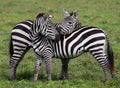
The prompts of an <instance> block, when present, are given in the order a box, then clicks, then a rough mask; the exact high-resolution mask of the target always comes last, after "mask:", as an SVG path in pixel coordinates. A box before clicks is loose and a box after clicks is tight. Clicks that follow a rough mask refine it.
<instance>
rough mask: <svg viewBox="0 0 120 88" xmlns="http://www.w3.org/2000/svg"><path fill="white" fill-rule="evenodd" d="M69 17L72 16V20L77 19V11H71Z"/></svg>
mask: <svg viewBox="0 0 120 88" xmlns="http://www.w3.org/2000/svg"><path fill="white" fill-rule="evenodd" d="M71 16H73V17H74V18H78V13H77V10H75V11H73V12H72V14H71Z"/></svg>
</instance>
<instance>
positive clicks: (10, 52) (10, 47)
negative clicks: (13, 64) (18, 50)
mask: <svg viewBox="0 0 120 88" xmlns="http://www.w3.org/2000/svg"><path fill="white" fill-rule="evenodd" d="M13 53H14V51H13V42H12V35H11V38H10V42H9V55H10V58H11V57H12V55H13Z"/></svg>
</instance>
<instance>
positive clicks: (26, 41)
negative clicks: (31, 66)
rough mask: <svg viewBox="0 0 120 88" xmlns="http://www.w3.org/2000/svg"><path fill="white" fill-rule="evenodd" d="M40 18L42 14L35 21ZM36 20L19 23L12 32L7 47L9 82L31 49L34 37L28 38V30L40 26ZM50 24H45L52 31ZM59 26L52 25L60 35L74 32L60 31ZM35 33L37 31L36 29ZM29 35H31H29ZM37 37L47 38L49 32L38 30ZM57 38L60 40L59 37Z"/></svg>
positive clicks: (57, 24)
mask: <svg viewBox="0 0 120 88" xmlns="http://www.w3.org/2000/svg"><path fill="white" fill-rule="evenodd" d="M65 14H66V11H64V15H65ZM40 16H43V13H42V14H39V15H38V16H37V17H36V18H37V20H38V19H39V17H40ZM50 17H51V16H50ZM74 19H75V18H74ZM37 20H36V21H35V22H34V21H31V20H26V21H23V22H20V23H18V24H17V25H16V26H15V27H14V28H13V30H12V33H11V39H10V45H9V54H10V76H9V79H10V80H14V79H15V76H16V69H17V66H18V65H19V63H20V61H21V60H22V59H23V57H24V55H25V54H26V52H27V51H28V50H29V49H30V48H31V47H32V40H33V39H34V37H35V36H31V37H32V38H33V39H32V38H30V30H31V25H34V26H33V27H35V26H36V27H37V25H39V24H40V23H39V22H38V21H37ZM50 23H51V22H50ZM50 23H47V26H48V27H50V28H51V29H52V27H51V24H50ZM36 24H37V25H36ZM59 25H60V23H54V26H55V27H56V29H58V30H57V31H58V32H59V33H61V34H62V35H63V34H69V33H71V32H72V31H73V30H74V29H71V30H61V28H60V27H59ZM79 25H81V23H79ZM71 27H72V26H71ZM32 29H33V28H32ZM36 31H37V29H36ZM54 31H55V30H54ZM33 33H34V32H33ZM54 34H55V33H54ZM31 35H32V33H31ZM57 35H58V34H57ZM39 36H40V37H41V38H42V37H43V36H44V37H48V38H49V32H48V33H47V30H40V34H39ZM53 37H54V36H53ZM57 38H60V35H59V36H58V37H57ZM50 39H52V38H51V35H50ZM53 39H54V38H53ZM53 39H52V40H53ZM39 41H41V40H39ZM15 43H16V44H15Z"/></svg>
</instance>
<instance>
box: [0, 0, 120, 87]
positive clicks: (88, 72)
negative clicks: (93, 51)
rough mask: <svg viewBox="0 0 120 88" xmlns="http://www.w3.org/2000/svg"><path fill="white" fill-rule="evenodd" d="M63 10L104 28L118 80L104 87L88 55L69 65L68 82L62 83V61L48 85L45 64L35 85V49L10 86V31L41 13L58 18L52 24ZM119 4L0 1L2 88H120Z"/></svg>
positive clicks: (119, 0) (108, 0) (111, 0)
mask: <svg viewBox="0 0 120 88" xmlns="http://www.w3.org/2000/svg"><path fill="white" fill-rule="evenodd" d="M63 9H66V10H68V11H73V10H77V11H78V18H79V20H80V21H81V22H82V24H83V25H94V26H98V27H100V28H103V29H104V30H105V31H106V32H107V34H108V37H109V40H110V42H111V45H112V47H113V50H114V54H115V65H116V73H117V76H118V79H117V80H113V79H110V80H109V81H107V82H106V84H103V83H102V82H101V80H102V79H103V78H104V74H103V70H102V69H101V67H100V66H99V64H98V63H97V62H96V60H95V59H94V58H93V57H92V56H91V55H90V54H88V53H85V54H83V55H82V56H80V57H78V58H76V59H72V60H71V61H70V63H69V80H59V79H58V78H59V73H60V70H61V62H60V59H55V58H53V61H52V79H53V81H50V82H49V81H47V77H46V76H47V75H46V72H45V64H44V63H43V64H42V70H41V72H40V75H39V80H38V81H37V82H32V78H33V74H34V66H35V62H36V57H35V54H34V52H33V51H32V49H31V50H30V51H29V52H28V53H27V54H26V55H25V57H24V58H23V60H22V61H21V63H20V65H19V67H18V70H17V77H16V80H15V81H13V82H10V81H9V80H8V76H9V54H8V49H9V48H8V46H9V39H10V34H11V30H12V28H13V27H14V25H15V24H16V23H18V22H20V21H23V20H26V19H31V20H34V19H35V17H36V15H37V14H38V13H40V12H45V13H49V14H52V15H54V16H55V18H54V19H53V22H60V21H61V20H62V19H63ZM119 10H120V0H74V1H73V0H0V88H120V36H119V35H120V11H119Z"/></svg>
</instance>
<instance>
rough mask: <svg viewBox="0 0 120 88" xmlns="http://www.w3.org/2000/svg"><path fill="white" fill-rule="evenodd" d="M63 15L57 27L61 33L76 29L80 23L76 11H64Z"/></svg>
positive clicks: (68, 32)
mask: <svg viewBox="0 0 120 88" xmlns="http://www.w3.org/2000/svg"><path fill="white" fill-rule="evenodd" d="M64 15H65V18H64V19H63V20H62V22H61V24H60V25H59V27H58V30H60V33H61V34H62V35H67V34H70V33H72V32H73V31H74V30H76V29H77V27H78V26H81V23H80V22H79V20H78V19H77V11H73V12H72V13H69V12H68V11H64Z"/></svg>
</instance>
